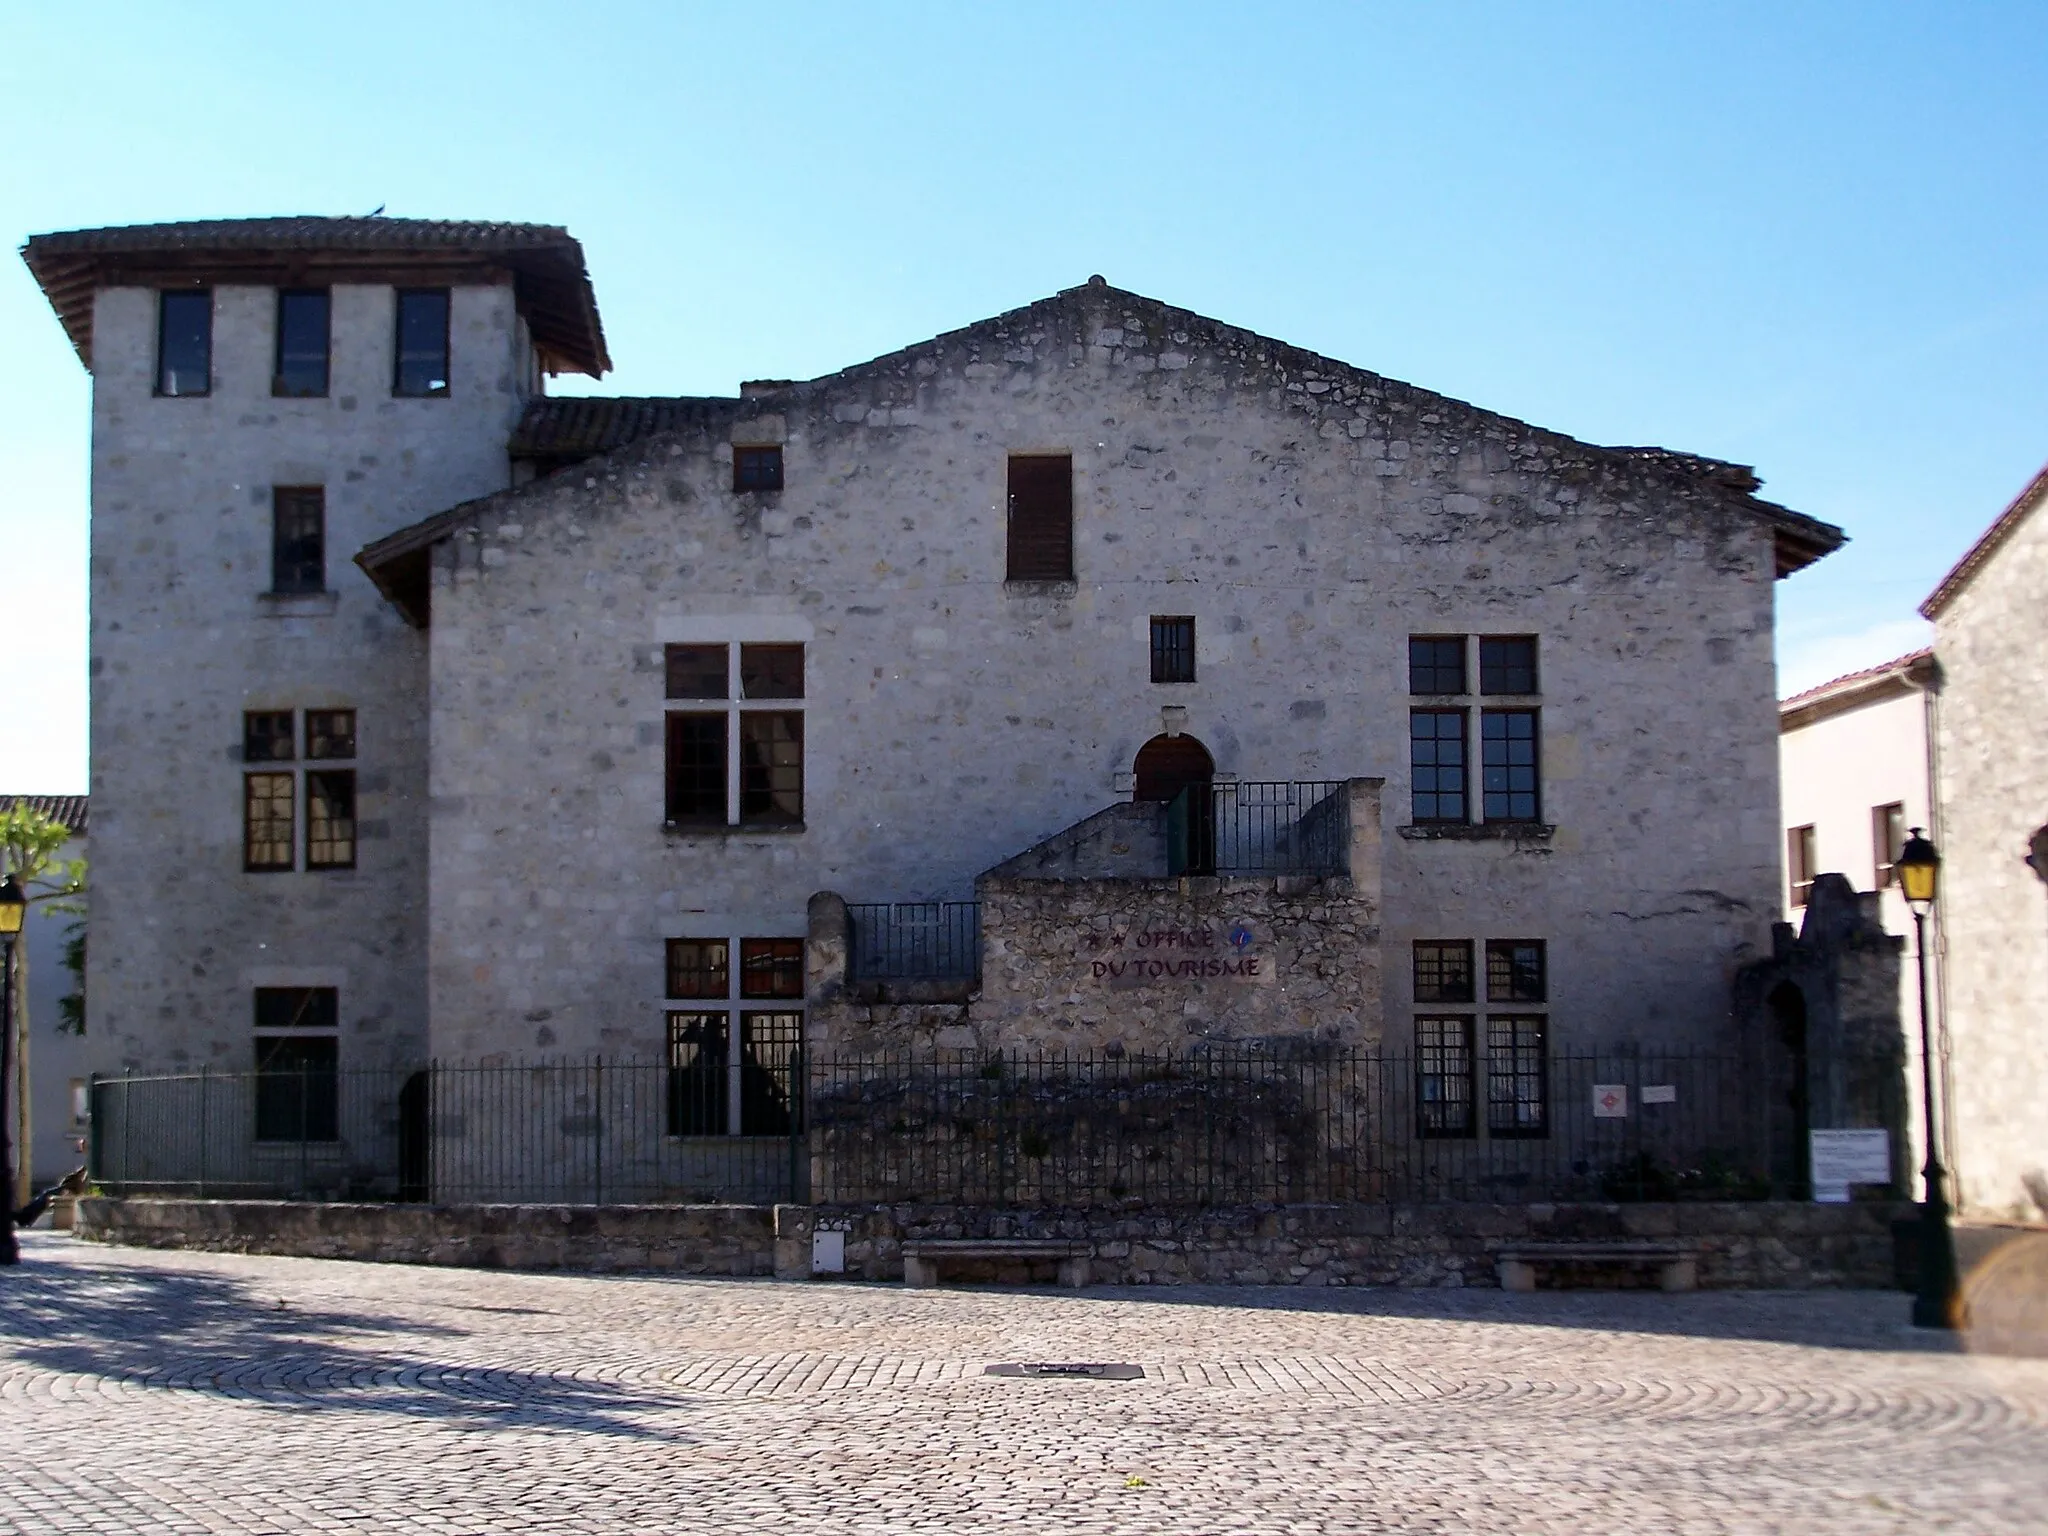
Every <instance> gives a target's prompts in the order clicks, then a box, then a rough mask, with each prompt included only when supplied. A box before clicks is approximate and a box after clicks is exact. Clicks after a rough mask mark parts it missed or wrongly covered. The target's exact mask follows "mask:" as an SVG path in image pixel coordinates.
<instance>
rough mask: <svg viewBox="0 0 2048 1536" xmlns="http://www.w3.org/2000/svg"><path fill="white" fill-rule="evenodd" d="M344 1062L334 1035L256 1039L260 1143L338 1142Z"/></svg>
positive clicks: (260, 1036) (261, 1037)
mask: <svg viewBox="0 0 2048 1536" xmlns="http://www.w3.org/2000/svg"><path fill="white" fill-rule="evenodd" d="M339 1056H340V1046H339V1042H337V1041H336V1040H335V1038H334V1037H333V1036H332V1035H325V1036H312V1037H306V1036H299V1035H258V1036H257V1037H256V1139H257V1140H258V1141H333V1140H335V1139H336V1138H337V1137H338V1136H339V1134H340V1127H341V1114H340V1109H341V1103H340V1100H341V1094H340V1083H339V1082H338V1080H337V1077H336V1071H335V1068H336V1065H337V1063H338V1060H339Z"/></svg>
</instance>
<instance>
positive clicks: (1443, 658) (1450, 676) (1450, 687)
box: [1408, 635, 1465, 693]
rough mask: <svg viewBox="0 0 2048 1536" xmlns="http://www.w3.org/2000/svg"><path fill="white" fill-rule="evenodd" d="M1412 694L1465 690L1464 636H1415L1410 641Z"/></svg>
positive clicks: (1410, 688) (1409, 662) (1409, 669)
mask: <svg viewBox="0 0 2048 1536" xmlns="http://www.w3.org/2000/svg"><path fill="white" fill-rule="evenodd" d="M1408 691H1409V692H1410V693H1463V692H1464V691H1465V637H1464V636H1463V635H1413V636H1410V637H1409V640H1408Z"/></svg>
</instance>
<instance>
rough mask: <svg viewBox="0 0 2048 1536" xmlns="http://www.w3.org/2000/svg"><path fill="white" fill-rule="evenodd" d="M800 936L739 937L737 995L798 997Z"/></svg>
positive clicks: (801, 978)
mask: <svg viewBox="0 0 2048 1536" xmlns="http://www.w3.org/2000/svg"><path fill="white" fill-rule="evenodd" d="M803 995H804V941H803V940H802V939H741V940H740V996H741V997H802V996H803Z"/></svg>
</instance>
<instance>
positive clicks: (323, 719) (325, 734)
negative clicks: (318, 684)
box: [306, 709, 356, 758]
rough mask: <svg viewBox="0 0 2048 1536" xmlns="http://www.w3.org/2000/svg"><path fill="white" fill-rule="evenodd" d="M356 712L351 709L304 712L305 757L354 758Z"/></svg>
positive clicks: (310, 710)
mask: <svg viewBox="0 0 2048 1536" xmlns="http://www.w3.org/2000/svg"><path fill="white" fill-rule="evenodd" d="M355 755H356V712H355V711H354V710H352V709H309V710H307V711H306V756H308V757H314V758H321V757H328V758H332V757H354V756H355Z"/></svg>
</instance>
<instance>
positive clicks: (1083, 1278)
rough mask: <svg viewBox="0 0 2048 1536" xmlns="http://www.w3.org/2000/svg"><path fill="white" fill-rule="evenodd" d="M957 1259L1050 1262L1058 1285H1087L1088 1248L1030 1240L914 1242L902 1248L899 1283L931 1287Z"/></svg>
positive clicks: (1014, 1238)
mask: <svg viewBox="0 0 2048 1536" xmlns="http://www.w3.org/2000/svg"><path fill="white" fill-rule="evenodd" d="M957 1259H1053V1260H1056V1261H1057V1262H1058V1264H1059V1267H1060V1284H1061V1285H1086V1284H1087V1283H1088V1245H1087V1244H1086V1243H1072V1242H1063V1241H1059V1240H1057V1239H1048V1238H1034V1237H967V1238H954V1237H947V1238H916V1239H913V1240H912V1241H910V1242H907V1243H905V1244H904V1245H903V1283H904V1284H905V1285H910V1286H933V1285H937V1284H938V1283H939V1266H940V1265H941V1264H944V1263H947V1262H949V1261H952V1260H957Z"/></svg>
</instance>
